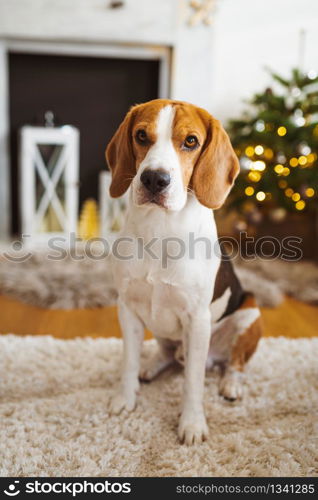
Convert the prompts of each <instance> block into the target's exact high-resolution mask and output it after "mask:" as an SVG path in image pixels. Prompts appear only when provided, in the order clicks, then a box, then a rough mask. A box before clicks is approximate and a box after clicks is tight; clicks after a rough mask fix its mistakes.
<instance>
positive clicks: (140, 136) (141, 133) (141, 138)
mask: <svg viewBox="0 0 318 500" xmlns="http://www.w3.org/2000/svg"><path fill="white" fill-rule="evenodd" d="M136 140H137V142H139V144H145V143H146V142H147V141H148V137H147V134H146V131H145V130H143V129H140V130H137V132H136Z"/></svg>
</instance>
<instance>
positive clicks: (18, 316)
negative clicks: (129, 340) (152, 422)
mask: <svg viewBox="0 0 318 500" xmlns="http://www.w3.org/2000/svg"><path fill="white" fill-rule="evenodd" d="M262 313H263V318H264V324H265V335H266V336H274V337H278V336H280V335H284V336H286V337H292V338H297V337H314V336H317V335H318V307H315V306H311V305H308V304H304V303H302V302H298V301H296V300H295V299H292V298H286V300H285V301H284V302H283V303H282V304H281V305H280V306H279V307H277V308H274V309H269V308H262ZM0 333H2V334H5V333H15V334H18V335H53V336H55V337H58V338H63V339H70V338H74V337H87V336H90V337H110V336H116V337H119V336H120V330H119V325H118V321H117V312H116V307H103V308H98V309H74V310H71V311H62V310H52V309H41V308H38V307H33V306H30V305H27V304H23V303H21V302H18V301H16V300H13V299H9V298H7V297H4V296H0ZM150 336H151V334H150V333H149V332H147V334H146V338H149V337H150Z"/></svg>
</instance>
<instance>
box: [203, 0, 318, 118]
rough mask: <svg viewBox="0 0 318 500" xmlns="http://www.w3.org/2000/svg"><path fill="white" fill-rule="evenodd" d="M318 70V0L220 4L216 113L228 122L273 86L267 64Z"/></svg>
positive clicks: (215, 49)
mask: <svg viewBox="0 0 318 500" xmlns="http://www.w3.org/2000/svg"><path fill="white" fill-rule="evenodd" d="M301 29H305V30H306V47H305V52H304V56H303V69H304V70H309V69H315V70H316V71H317V72H318V0H219V3H218V11H217V15H216V19H215V23H214V41H213V56H214V57H213V61H214V63H213V70H214V75H213V89H212V94H213V102H212V112H213V113H214V114H215V115H216V116H218V118H220V119H222V121H226V119H227V118H230V117H235V116H236V115H237V114H238V113H239V112H240V110H241V109H242V107H244V105H243V104H242V99H246V98H249V97H251V95H252V94H253V93H255V92H256V91H258V90H262V89H263V88H264V87H265V86H267V85H269V84H270V76H269V75H268V74H267V73H266V71H265V69H264V66H270V67H271V68H272V69H273V70H275V71H277V72H280V73H282V74H283V75H288V71H289V70H290V69H291V68H292V67H295V66H298V64H299V32H300V30H301Z"/></svg>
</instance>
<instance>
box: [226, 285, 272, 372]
mask: <svg viewBox="0 0 318 500" xmlns="http://www.w3.org/2000/svg"><path fill="white" fill-rule="evenodd" d="M251 307H255V308H256V307H257V304H256V301H255V298H254V296H253V295H252V294H246V298H245V300H244V302H243V303H242V305H241V307H240V309H247V308H251ZM263 331H264V327H263V321H262V318H261V316H259V317H258V318H257V319H256V320H255V321H254V323H252V324H251V325H250V326H249V327H248V328H247V329H246V331H245V332H244V333H242V334H241V335H239V336H238V337H237V339H236V342H235V344H234V346H233V350H232V353H231V359H230V362H229V366H230V367H232V368H234V369H235V370H238V371H243V370H244V365H245V363H247V361H248V360H249V359H250V357H251V356H252V355H253V354H254V352H255V351H256V348H257V344H258V342H259V339H260V338H261V336H262V334H263Z"/></svg>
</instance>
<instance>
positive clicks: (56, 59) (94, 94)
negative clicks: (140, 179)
mask: <svg viewBox="0 0 318 500" xmlns="http://www.w3.org/2000/svg"><path fill="white" fill-rule="evenodd" d="M158 82H159V61H158V60H151V59H122V58H120V59H119V58H118V59H116V58H105V57H91V56H85V57H83V56H68V55H58V56H57V55H46V54H45V55H43V54H33V53H32V54H30V53H16V52H14V53H9V94H10V104H9V115H10V116H9V120H10V161H11V204H12V227H11V230H12V233H18V232H19V227H20V220H19V201H18V200H19V196H18V131H19V129H20V128H21V127H22V126H23V125H26V124H29V125H44V114H45V112H46V111H48V110H50V111H53V113H54V116H55V124H56V125H63V124H70V125H74V126H75V127H77V128H78V129H79V131H80V204H81V203H82V202H83V201H84V200H85V199H87V198H89V197H93V198H95V199H97V198H98V174H99V172H100V171H101V170H102V169H103V168H105V159H104V150H105V147H106V144H107V142H108V141H109V139H110V138H111V136H112V134H113V133H114V131H115V130H116V127H117V126H118V125H119V123H120V122H121V120H122V119H123V117H124V115H125V113H126V112H127V110H128V109H129V107H130V106H131V105H133V104H136V103H139V102H144V101H147V100H150V99H155V98H156V97H158V94H159V83H158Z"/></svg>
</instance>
